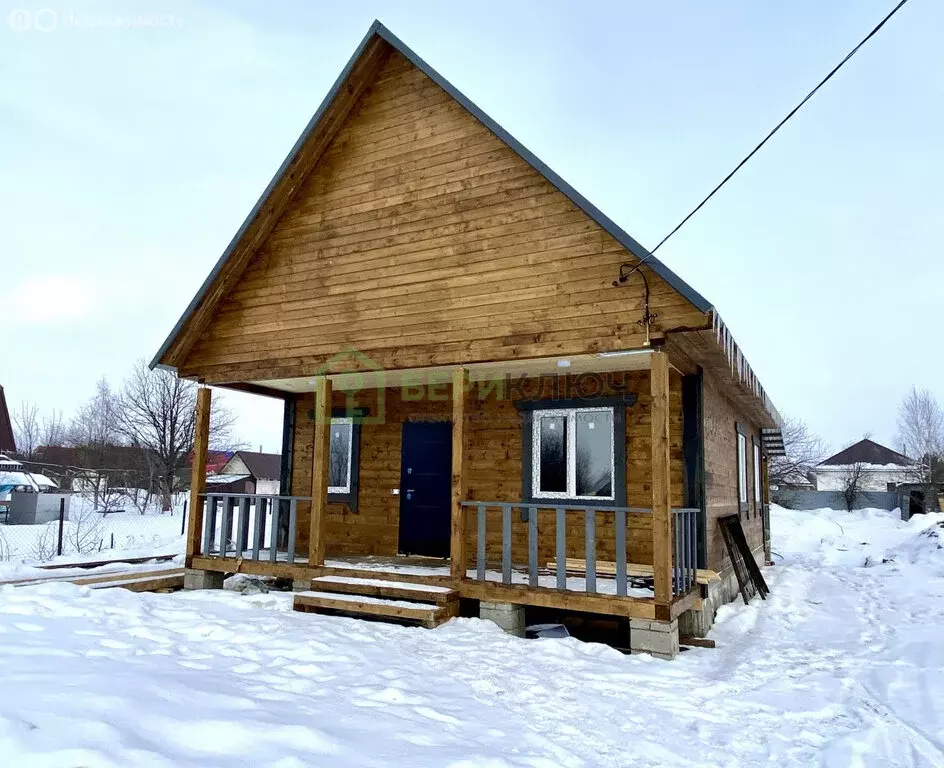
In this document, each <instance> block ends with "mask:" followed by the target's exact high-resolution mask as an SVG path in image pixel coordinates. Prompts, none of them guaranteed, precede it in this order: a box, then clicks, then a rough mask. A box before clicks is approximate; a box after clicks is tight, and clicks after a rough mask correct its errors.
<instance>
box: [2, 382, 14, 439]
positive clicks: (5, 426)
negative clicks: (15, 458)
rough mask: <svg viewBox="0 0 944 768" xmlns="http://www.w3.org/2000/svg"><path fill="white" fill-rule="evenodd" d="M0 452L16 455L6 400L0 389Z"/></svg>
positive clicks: (11, 422)
mask: <svg viewBox="0 0 944 768" xmlns="http://www.w3.org/2000/svg"><path fill="white" fill-rule="evenodd" d="M0 452H6V453H16V439H15V438H14V436H13V421H12V420H11V419H10V411H9V409H8V408H7V398H6V396H5V395H4V394H3V387H0Z"/></svg>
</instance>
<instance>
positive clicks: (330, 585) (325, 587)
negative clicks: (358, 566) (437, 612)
mask: <svg viewBox="0 0 944 768" xmlns="http://www.w3.org/2000/svg"><path fill="white" fill-rule="evenodd" d="M311 589H313V590H317V591H321V592H333V593H336V594H346V595H364V596H367V597H376V598H383V599H388V600H416V601H425V602H429V603H438V604H440V605H443V604H446V603H451V602H456V601H458V599H459V593H458V592H457V591H456V590H454V589H452V588H451V587H442V586H437V585H435V584H413V583H410V582H403V581H390V580H387V579H362V578H358V577H353V576H334V575H328V576H318V577H316V578H314V579H312V583H311Z"/></svg>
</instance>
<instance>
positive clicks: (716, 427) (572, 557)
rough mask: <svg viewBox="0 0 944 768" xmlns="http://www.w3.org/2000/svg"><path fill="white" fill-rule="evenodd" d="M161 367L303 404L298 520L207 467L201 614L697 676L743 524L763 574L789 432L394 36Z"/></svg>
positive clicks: (673, 284) (706, 337) (359, 74)
mask: <svg viewBox="0 0 944 768" xmlns="http://www.w3.org/2000/svg"><path fill="white" fill-rule="evenodd" d="M153 365H160V366H165V367H169V368H172V369H174V370H176V371H177V373H178V375H180V376H182V377H187V378H190V379H194V380H197V381H199V382H201V383H203V384H206V385H212V386H213V387H220V388H224V389H226V388H230V389H237V390H243V391H248V392H254V393H257V394H263V395H269V396H272V397H277V398H280V399H282V400H284V403H285V408H284V443H283V448H282V477H281V488H282V495H281V496H267V497H265V496H260V495H254V496H240V495H233V494H229V495H227V494H206V493H205V492H204V484H203V477H202V475H201V468H202V467H203V466H204V462H203V461H202V460H198V461H195V462H194V467H195V468H197V469H196V471H195V473H194V478H193V483H192V493H193V496H192V509H193V510H194V512H195V514H193V515H192V518H191V522H190V528H189V533H188V548H187V565H188V567H189V568H190V569H191V570H190V571H189V575H188V584H190V585H191V586H198V585H201V584H203V585H210V584H213V585H217V584H219V583H221V578H222V574H224V573H232V572H236V571H240V572H245V573H256V574H265V575H276V576H282V577H290V578H292V579H293V580H294V581H295V582H296V583H297V585H298V586H299V587H300V588H301V589H303V590H304V593H303V594H302V595H300V596H299V597H298V598H297V599H298V601H299V607H305V606H307V607H309V608H314V609H321V610H326V609H336V610H340V611H344V612H347V613H355V614H357V613H364V614H368V613H369V614H383V615H391V616H396V617H399V618H403V619H417V620H421V621H423V622H424V623H426V624H435V623H436V622H437V621H439V620H441V619H442V618H444V617H448V616H450V615H452V614H453V613H454V612H455V610H456V609H457V605H459V600H460V599H461V600H462V606H463V610H465V609H466V608H467V607H468V606H472V607H473V608H474V607H475V605H476V604H478V605H479V607H480V609H481V613H482V615H483V616H489V617H491V618H494V619H496V620H497V621H498V622H499V623H503V624H504V625H505V626H506V627H508V628H509V629H513V630H515V631H520V629H521V627H522V623H523V615H524V608H525V607H532V608H533V607H539V608H544V609H555V610H559V611H561V612H567V611H572V612H580V613H581V614H596V615H602V616H607V617H617V618H619V619H620V620H622V621H623V623H624V624H626V625H628V627H629V629H630V637H629V642H630V644H631V646H632V647H633V648H634V649H636V650H649V651H652V652H654V653H657V654H660V655H664V656H672V655H674V654H675V653H676V652H677V650H678V626H679V620H680V618H681V620H682V622H683V625H684V624H685V622H686V621H687V622H688V623H690V624H691V625H692V628H691V629H689V630H684V631H699V630H700V631H704V629H705V628H706V627H707V625H708V624H709V623H710V620H711V616H712V615H713V610H714V608H715V607H716V606H717V604H719V603H720V602H723V601H724V600H728V599H732V597H733V596H734V594H736V585H735V586H733V587H732V584H733V576H732V571H731V566H730V563H729V561H728V555H727V553H726V550H725V543H724V541H723V539H722V536H721V533H720V528H719V525H718V523H717V521H718V519H719V518H721V517H724V516H729V515H735V516H738V517H739V519H740V521H741V523H742V526H743V529H744V531H745V534H746V537H747V540H748V541H749V542H750V546H751V548H752V549H753V550H754V555H755V557H756V558H757V560H758V561H760V562H763V560H764V542H765V539H766V534H767V531H766V527H765V522H764V521H765V515H764V508H765V501H766V498H767V492H766V488H765V487H764V486H765V482H764V477H765V470H764V467H765V440H768V439H769V438H771V436H775V435H776V433H777V430H778V428H779V425H780V420H779V417H778V415H777V412H776V410H775V408H774V407H773V405H772V404H771V402H770V400H769V399H768V397H767V395H766V394H765V392H764V389H763V388H762V387H761V385H760V382H759V381H758V379H757V377H756V376H755V375H754V373H753V372H752V371H751V368H750V366H749V365H748V364H747V361H746V360H745V359H744V357H743V355H742V354H741V352H740V351H739V349H738V347H737V345H736V344H735V342H734V340H733V339H732V337H731V334H730V332H729V331H728V329H727V327H726V326H725V324H724V323H723V322H722V321H721V318H720V317H719V316H718V313H717V311H716V310H715V308H714V307H713V306H712V305H711V303H710V302H708V301H707V300H706V299H705V298H704V297H702V296H701V295H700V294H699V293H698V292H696V291H695V290H694V289H692V288H691V287H690V286H689V285H687V284H686V283H685V282H684V281H683V280H682V279H681V278H679V277H678V276H677V275H675V274H674V273H673V272H672V271H671V270H670V269H669V268H668V267H666V266H665V265H664V264H663V263H661V262H660V261H659V260H658V259H656V258H655V257H653V256H651V255H650V254H649V253H648V252H647V251H646V249H645V248H643V247H642V246H641V245H640V244H639V243H637V242H636V241H635V240H633V239H632V238H631V237H630V236H629V235H628V234H626V233H625V232H624V231H623V230H622V229H620V228H619V227H618V226H617V225H616V224H615V223H614V222H613V221H612V220H610V219H609V218H607V217H606V216H605V215H604V214H603V213H602V212H600V211H599V210H598V209H597V208H595V207H594V206H593V205H592V204H591V203H590V202H589V201H587V200H586V199H585V198H584V197H582V196H581V195H580V194H579V193H578V192H577V191H576V190H574V189H573V188H572V187H571V186H569V185H568V184H567V183H566V182H565V181H564V180H563V179H561V178H560V177H559V176H557V174H555V173H554V172H553V171H552V170H551V169H550V168H548V167H547V166H546V165H545V164H544V163H542V162H541V161H540V160H539V159H538V158H536V157H535V156H534V155H532V154H531V153H530V152H528V150H526V149H525V148H524V147H523V146H522V145H521V144H520V143H519V142H518V141H516V140H515V139H514V138H513V137H512V136H510V135H509V134H508V133H507V132H506V131H505V130H503V129H502V128H501V126H500V125H498V124H497V123H496V122H495V121H494V120H492V119H491V118H490V117H489V116H488V115H486V114H484V113H483V112H482V111H481V110H479V109H478V108H477V107H476V106H475V105H474V104H472V103H471V102H470V101H469V100H468V99H467V98H466V97H464V96H463V95H462V94H461V93H460V92H459V91H458V90H457V89H456V88H455V87H454V86H453V85H451V84H450V83H449V82H447V81H446V80H445V79H444V78H443V77H442V76H441V75H439V74H438V73H437V72H436V71H435V70H433V69H432V68H431V67H430V66H429V65H428V64H426V63H425V62H424V61H423V60H422V59H420V58H419V57H418V56H417V55H416V54H415V53H414V52H413V51H411V50H410V49H409V48H408V47H407V46H405V45H404V44H403V43H402V42H401V41H400V40H398V39H397V38H396V37H395V36H394V35H393V34H392V33H391V32H390V31H389V30H387V29H386V28H384V27H383V26H382V25H381V24H379V23H375V24H374V25H373V26H372V27H371V29H370V30H369V32H368V34H367V36H366V37H365V38H364V40H363V41H362V42H361V44H360V46H359V47H358V48H357V50H356V51H355V53H354V55H353V57H352V58H351V60H350V61H349V63H348V64H347V66H346V67H345V68H344V70H343V71H342V73H341V74H340V76H339V77H338V80H337V82H336V83H335V84H334V87H333V88H332V89H331V91H330V92H329V94H328V95H327V97H326V98H325V100H324V102H323V103H322V105H321V106H320V107H319V109H318V111H317V112H316V113H315V115H314V117H313V118H312V120H311V121H310V123H309V124H308V126H307V127H306V128H305V130H304V132H303V133H302V135H301V137H300V138H299V140H298V142H297V143H296V144H295V146H294V147H293V148H292V150H291V152H290V153H289V155H288V157H287V158H286V160H285V162H284V163H283V164H282V167H281V168H280V169H279V170H278V172H277V173H276V175H275V177H274V179H273V180H272V182H271V183H270V184H269V186H268V188H267V189H266V190H265V191H264V193H263V194H262V197H261V198H260V200H259V201H258V203H257V204H256V206H255V208H254V209H253V210H252V212H251V213H250V214H249V217H248V218H247V219H246V221H245V223H244V224H243V225H242V227H241V228H240V230H239V232H238V233H237V234H236V236H235V237H234V239H233V241H232V242H231V243H230V245H229V247H228V248H227V249H226V251H225V253H224V254H223V256H222V257H221V259H220V260H219V262H218V263H217V265H216V267H215V268H214V269H213V271H212V273H211V274H210V275H209V277H208V278H207V279H206V281H205V282H204V284H203V286H202V287H201V288H200V290H199V292H198V293H197V295H196V296H195V297H194V299H193V301H192V302H191V304H190V306H189V307H188V308H187V310H186V311H185V313H184V314H183V316H182V317H181V319H180V321H179V322H178V323H177V325H176V327H175V328H174V329H173V331H172V333H171V334H170V336H169V337H168V339H167V341H166V342H165V343H164V345H163V346H162V347H161V349H160V351H159V352H158V354H157V355H156V357H155V359H154V362H153ZM209 409H210V389H209V388H204V389H201V391H200V397H199V400H198V430H197V438H196V440H197V444H196V448H195V450H196V453H197V455H198V456H199V455H200V454H201V453H205V452H206V450H207V447H206V446H207V424H208V419H209ZM765 430H766V431H765ZM418 558H419V559H418ZM433 558H439V559H433ZM366 571H370V573H368V574H367V575H371V574H372V575H373V576H374V577H375V578H374V580H372V581H365V580H364V578H363V577H364V576H365V572H366ZM378 571H379V572H381V573H380V574H378ZM712 572H714V574H712ZM718 575H720V577H721V578H720V579H718V578H717V576H718ZM378 578H379V579H380V583H378V582H377V579H378ZM312 579H314V580H315V581H314V583H313V582H312ZM406 582H409V583H406ZM705 582H710V583H705ZM424 585H425V586H426V587H427V588H426V589H425V591H424V589H423V587H424ZM712 590H713V591H712ZM411 596H412V597H413V600H414V601H415V603H416V607H415V609H414V608H412V607H410V606H409V605H407V606H405V607H404V605H403V602H404V599H406V598H408V597H411ZM427 602H428V605H427ZM699 611H701V612H702V613H701V614H699V613H698V612H699ZM699 617H700V618H699Z"/></svg>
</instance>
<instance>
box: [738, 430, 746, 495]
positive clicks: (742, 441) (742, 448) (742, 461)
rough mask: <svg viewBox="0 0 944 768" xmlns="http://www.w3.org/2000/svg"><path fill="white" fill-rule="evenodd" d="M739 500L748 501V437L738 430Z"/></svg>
mask: <svg viewBox="0 0 944 768" xmlns="http://www.w3.org/2000/svg"><path fill="white" fill-rule="evenodd" d="M737 450H738V453H737V461H738V500H739V501H740V502H741V503H742V504H746V503H747V439H746V438H745V437H744V435H742V434H741V433H740V432H738V449H737Z"/></svg>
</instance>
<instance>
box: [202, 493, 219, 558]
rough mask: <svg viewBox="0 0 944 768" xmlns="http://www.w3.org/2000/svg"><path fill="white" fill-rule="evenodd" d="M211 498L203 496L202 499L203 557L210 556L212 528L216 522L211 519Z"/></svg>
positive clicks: (212, 502)
mask: <svg viewBox="0 0 944 768" xmlns="http://www.w3.org/2000/svg"><path fill="white" fill-rule="evenodd" d="M213 505H214V501H213V496H209V495H208V496H205V497H204V499H203V556H204V557H209V556H210V554H211V553H210V548H211V547H212V546H213V526H214V525H215V523H216V521H215V520H214V519H213V517H214V514H213Z"/></svg>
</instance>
